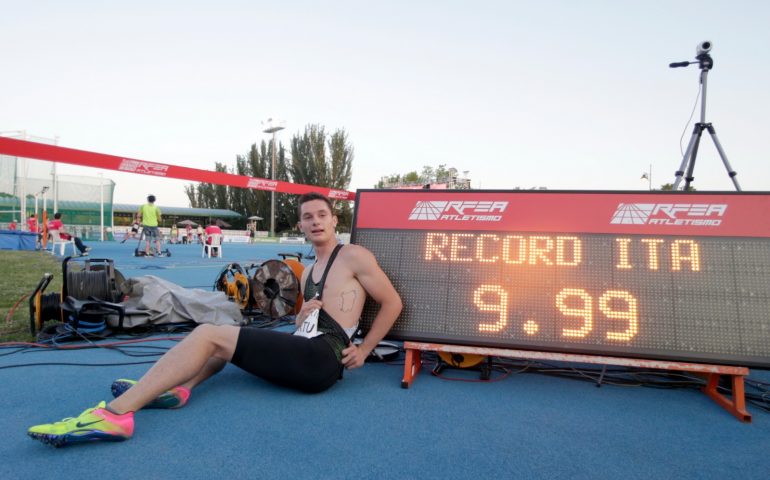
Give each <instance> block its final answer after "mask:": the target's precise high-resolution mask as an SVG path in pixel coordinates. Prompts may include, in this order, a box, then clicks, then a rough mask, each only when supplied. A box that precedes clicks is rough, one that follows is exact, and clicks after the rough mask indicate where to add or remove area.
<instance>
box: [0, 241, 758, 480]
mask: <svg viewBox="0 0 770 480" xmlns="http://www.w3.org/2000/svg"><path fill="white" fill-rule="evenodd" d="M92 246H93V251H92V254H91V256H92V257H94V258H96V257H98V258H113V259H115V261H116V265H117V267H118V269H120V270H121V272H123V274H124V275H125V276H126V277H131V276H136V275H143V274H150V273H151V274H153V275H157V276H160V277H163V278H165V279H168V280H170V281H173V282H175V283H178V284H180V285H183V286H187V287H203V288H210V285H211V284H213V282H214V279H215V276H216V274H217V273H218V272H219V270H220V269H221V268H222V267H223V266H224V265H225V264H226V263H227V262H230V261H238V262H239V263H248V262H250V261H262V260H266V259H268V258H276V254H277V253H278V252H286V251H288V252H292V251H298V250H300V251H306V250H307V247H305V248H304V249H303V248H300V249H298V248H297V247H296V246H291V247H289V248H287V247H286V246H281V245H258V246H251V245H232V246H231V245H225V248H224V254H225V258H224V259H202V258H200V247H199V246H196V245H189V246H188V245H179V246H171V247H170V248H171V250H172V256H171V257H169V258H142V257H133V256H132V253H133V248H134V247H135V246H130V247H129V245H126V244H124V245H120V244H114V243H103V244H99V243H94V244H93V245H92ZM57 274H58V272H57ZM154 344H155V343H153V344H152V345H154ZM161 344H162V345H165V346H171V345H173V342H171V341H164V342H161ZM3 352H5V351H3V350H0V353H3ZM137 361H140V362H141V361H147V358H135V357H127V356H125V355H122V354H121V353H119V352H117V351H114V350H104V349H99V350H81V351H40V350H36V351H32V352H29V353H17V354H13V355H5V356H3V357H2V358H0V367H2V366H10V365H21V364H27V363H48V362H52V363H59V364H61V363H86V364H119V363H127V362H137ZM147 368H148V365H109V366H99V367H93V366H92V367H84V366H67V365H50V366H36V367H20V368H5V369H0V382H2V387H0V408H2V410H0V411H2V412H4V414H3V415H2V416H0V429H1V430H0V431H2V432H3V434H4V435H3V440H2V442H0V478H3V479H12V478H25V479H26V478H33V477H46V478H96V477H109V478H115V479H123V478H125V479H129V478H153V479H154V478H281V479H283V478H337V479H339V478H351V479H353V478H355V479H362V478H366V479H368V478H385V479H389V478H398V479H402V478H442V479H448V478H452V479H453V478H528V479H529V478H535V479H537V478H543V479H553V478H565V479H566V478H569V479H575V478H577V479H583V478H585V479H596V478H600V479H603V478H608V479H610V478H611V479H615V478H623V479H636V478H639V479H641V478H645V479H648V478H741V479H766V478H768V472H769V471H770V456H769V455H768V452H770V414H768V413H765V412H763V411H761V410H759V409H757V408H752V407H751V406H749V410H750V411H751V413H752V414H753V415H754V419H753V423H751V424H743V423H740V422H739V421H737V420H736V419H735V418H734V417H733V416H732V415H730V414H729V413H727V412H726V411H725V410H723V409H721V408H720V407H718V406H717V405H716V404H715V403H714V402H713V401H711V400H710V399H709V398H708V397H706V396H705V395H704V394H702V393H700V392H697V391H694V390H663V389H652V388H630V387H618V386H612V385H605V386H603V387H601V388H596V386H594V385H593V384H591V383H583V382H576V381H573V380H567V379H563V378H555V377H550V376H544V375H534V374H518V375H511V376H509V377H507V378H505V379H503V380H501V381H498V382H492V383H470V382H459V381H447V380H442V379H439V378H437V377H433V376H431V375H430V374H429V373H426V372H425V369H424V370H423V372H424V373H422V374H421V375H420V376H419V377H418V378H417V379H416V381H415V383H414V385H413V386H412V388H410V389H408V390H404V389H402V388H400V381H401V377H402V374H403V367H402V366H401V365H387V364H367V365H366V366H365V367H364V368H362V369H358V370H355V371H352V372H347V373H346V375H345V378H344V379H343V380H342V381H341V382H339V384H338V385H336V386H335V387H333V388H332V389H330V390H328V391H326V392H324V393H321V394H317V395H307V394H302V393H297V392H294V391H290V390H286V389H283V388H279V387H276V386H273V385H270V384H268V383H266V382H264V381H262V380H260V379H257V378H254V377H251V376H249V375H248V374H245V373H244V372H242V371H241V370H240V369H238V368H236V367H234V366H231V365H229V366H227V367H226V368H225V370H224V371H223V372H222V373H220V374H219V375H217V376H216V377H214V378H212V379H211V380H209V381H208V382H206V383H205V384H203V385H202V386H200V387H199V388H197V389H196V390H195V391H194V392H193V394H192V397H191V400H190V403H189V404H188V405H187V406H186V407H185V408H182V409H180V410H172V411H162V410H147V411H141V412H139V413H137V415H136V420H137V423H136V431H135V434H134V438H132V439H131V440H129V441H127V442H122V443H114V444H109V443H107V444H94V445H85V446H83V445H79V446H73V447H68V448H64V449H54V448H51V447H49V446H46V445H43V444H40V443H38V442H36V441H33V440H31V439H29V438H27V436H26V433H25V432H26V429H27V428H28V427H29V426H30V425H32V424H36V423H42V422H48V421H53V420H57V419H60V418H62V417H65V416H72V415H76V414H78V413H80V412H81V411H82V410H84V409H85V408H88V407H91V406H93V405H95V404H96V403H97V402H98V401H99V400H108V399H109V398H110V392H109V386H110V383H111V382H112V381H113V380H114V379H116V378H121V377H128V378H131V377H134V378H137V377H139V376H141V375H142V373H144V372H145V371H146V370H147ZM428 370H429V369H428ZM448 375H454V376H459V377H462V378H463V379H466V380H473V379H476V378H477V374H475V373H473V372H457V371H452V372H451V373H448ZM751 378H754V379H757V380H761V381H766V382H767V381H770V373H769V372H767V371H752V374H751Z"/></svg>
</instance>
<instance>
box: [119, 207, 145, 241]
mask: <svg viewBox="0 0 770 480" xmlns="http://www.w3.org/2000/svg"><path fill="white" fill-rule="evenodd" d="M140 227H141V225H139V215H138V214H136V213H135V214H134V223H132V224H131V231H129V232H128V233H127V234H126V236H125V237H123V240H122V241H121V242H120V243H126V240H128V239H129V238H136V236H137V235H139V228H140Z"/></svg>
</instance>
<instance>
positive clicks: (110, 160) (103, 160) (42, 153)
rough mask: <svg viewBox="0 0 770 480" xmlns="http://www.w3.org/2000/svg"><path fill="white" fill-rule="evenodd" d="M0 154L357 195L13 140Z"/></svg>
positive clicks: (2, 140) (5, 141)
mask: <svg viewBox="0 0 770 480" xmlns="http://www.w3.org/2000/svg"><path fill="white" fill-rule="evenodd" d="M0 154H3V155H10V156H12V157H24V158H34V159H37V160H47V161H49V162H60V163H69V164H71V165H80V166H84V167H93V168H103V169H105V170H117V171H119V172H129V173H138V174H141V175H151V176H153V177H167V178H177V179H181V180H192V181H195V182H203V183H214V184H217V185H227V186H230V187H240V188H251V189H254V190H267V191H275V192H281V193H293V194H297V195H301V194H303V193H308V192H319V193H322V194H324V195H326V196H328V197H329V198H331V199H334V200H355V198H356V194H355V193H354V192H348V191H347V190H335V189H331V188H328V187H317V186H313V185H303V184H300V183H291V182H282V181H280V180H268V179H265V178H256V177H247V176H245V175H235V174H232V173H224V172H212V171H210V170H201V169H199V168H190V167H180V166H178V165H169V164H167V163H157V162H148V161H145V160H137V159H133V158H125V157H118V156H115V155H106V154H103V153H95V152H88V151H85V150H76V149H74V148H65V147H57V146H54V145H46V144H43V143H35V142H27V141H25V140H16V139H13V138H7V137H0Z"/></svg>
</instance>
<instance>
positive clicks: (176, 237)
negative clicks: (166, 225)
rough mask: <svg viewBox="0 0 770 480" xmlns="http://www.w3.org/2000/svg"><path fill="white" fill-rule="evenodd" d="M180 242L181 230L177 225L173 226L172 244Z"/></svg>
mask: <svg viewBox="0 0 770 480" xmlns="http://www.w3.org/2000/svg"><path fill="white" fill-rule="evenodd" d="M178 240H179V230H178V229H177V228H176V223H175V224H173V225H171V239H170V241H171V243H176V242H177V241H178Z"/></svg>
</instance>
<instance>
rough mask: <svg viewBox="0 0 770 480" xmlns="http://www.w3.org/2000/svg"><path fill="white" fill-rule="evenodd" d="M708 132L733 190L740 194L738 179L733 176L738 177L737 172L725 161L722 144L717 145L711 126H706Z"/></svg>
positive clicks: (714, 131)
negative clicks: (733, 187)
mask: <svg viewBox="0 0 770 480" xmlns="http://www.w3.org/2000/svg"><path fill="white" fill-rule="evenodd" d="M708 131H709V134H710V135H711V139H712V140H714V145H716V147H717V151H718V152H719V156H720V157H721V158H722V163H724V164H725V169H726V170H727V174H728V175H729V176H730V180H732V181H733V185H734V186H735V190H736V191H738V192H740V191H741V186H740V185H738V179H737V178H735V176H736V175H738V172H736V171H735V170H733V168H732V167H731V166H730V162H728V161H727V155H725V151H724V150H723V149H722V144H721V143H719V139H718V138H717V132H716V130H715V129H714V127H713V126H712V125H711V124H709V125H708Z"/></svg>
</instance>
